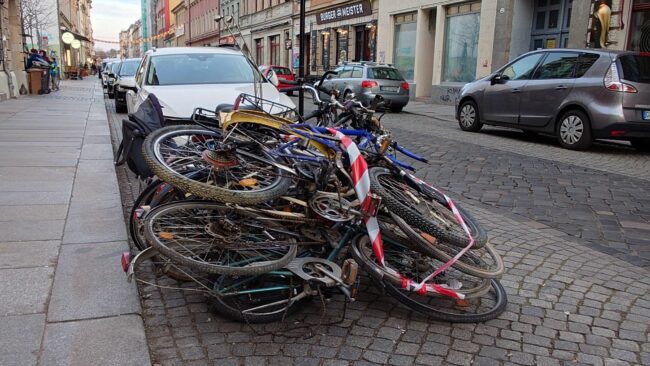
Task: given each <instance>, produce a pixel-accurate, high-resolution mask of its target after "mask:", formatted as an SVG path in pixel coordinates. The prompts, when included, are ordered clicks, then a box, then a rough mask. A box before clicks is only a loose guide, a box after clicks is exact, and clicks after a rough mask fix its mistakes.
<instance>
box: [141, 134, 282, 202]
mask: <svg viewBox="0 0 650 366" xmlns="http://www.w3.org/2000/svg"><path fill="white" fill-rule="evenodd" d="M142 154H143V156H144V158H145V161H146V162H147V164H148V165H149V167H150V168H151V170H152V171H153V172H154V173H155V174H156V175H157V176H158V177H159V178H160V179H162V180H164V181H165V182H168V183H170V184H173V185H174V186H176V187H178V188H179V189H181V190H182V191H184V192H188V193H192V194H194V195H197V196H199V197H202V198H206V199H212V200H215V201H219V202H224V203H235V204H241V205H254V204H258V203H262V202H266V201H270V200H272V199H274V198H277V197H280V196H281V195H283V194H284V193H286V192H287V190H288V189H289V187H290V185H291V177H289V176H287V175H286V174H287V173H286V172H284V171H283V170H282V169H281V168H279V167H277V166H276V165H274V164H275V163H276V159H275V158H274V157H273V156H271V155H269V154H268V153H267V152H266V151H264V150H263V149H262V147H261V146H260V145H259V144H258V143H255V142H246V141H243V140H241V139H238V138H236V137H233V136H231V137H230V138H229V139H228V141H227V142H223V141H222V136H221V133H218V132H214V131H211V130H207V129H203V128H200V127H196V126H170V127H164V128H161V129H159V130H156V131H154V132H153V133H151V134H150V135H149V136H147V138H146V139H145V141H144V144H143V145H142ZM188 172H194V174H191V175H189V174H187V173H188Z"/></svg>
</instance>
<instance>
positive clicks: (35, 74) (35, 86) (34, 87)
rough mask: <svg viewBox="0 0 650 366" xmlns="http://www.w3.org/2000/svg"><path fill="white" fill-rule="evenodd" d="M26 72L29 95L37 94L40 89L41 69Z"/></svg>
mask: <svg viewBox="0 0 650 366" xmlns="http://www.w3.org/2000/svg"><path fill="white" fill-rule="evenodd" d="M27 72H28V73H29V93H30V94H39V91H41V89H42V88H41V86H42V78H43V69H36V68H32V69H29V70H27Z"/></svg>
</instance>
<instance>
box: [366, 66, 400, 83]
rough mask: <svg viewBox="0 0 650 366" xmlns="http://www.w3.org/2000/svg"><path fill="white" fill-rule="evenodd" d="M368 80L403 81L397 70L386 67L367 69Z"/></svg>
mask: <svg viewBox="0 0 650 366" xmlns="http://www.w3.org/2000/svg"><path fill="white" fill-rule="evenodd" d="M368 79H380V80H404V78H403V77H402V75H401V74H400V73H399V71H397V69H391V68H388V67H371V68H369V69H368Z"/></svg>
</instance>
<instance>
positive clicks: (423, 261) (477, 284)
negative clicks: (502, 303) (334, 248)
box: [352, 232, 490, 298]
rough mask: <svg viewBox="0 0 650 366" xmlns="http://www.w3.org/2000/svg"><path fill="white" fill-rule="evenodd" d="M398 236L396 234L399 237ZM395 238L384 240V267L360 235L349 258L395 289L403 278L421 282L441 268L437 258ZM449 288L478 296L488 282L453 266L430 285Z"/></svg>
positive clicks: (484, 291)
mask: <svg viewBox="0 0 650 366" xmlns="http://www.w3.org/2000/svg"><path fill="white" fill-rule="evenodd" d="M398 235H399V234H398ZM395 239H397V235H395V233H394V232H393V234H391V235H390V236H387V237H386V238H385V240H384V246H383V253H384V263H385V265H386V267H388V268H385V267H383V266H382V265H381V264H379V263H378V262H377V260H376V257H375V254H374V252H373V248H372V243H371V242H370V239H369V238H368V236H367V235H360V236H358V237H357V238H355V239H354V241H353V244H352V256H353V257H354V259H355V260H357V261H358V262H359V263H361V264H362V265H363V266H364V268H366V270H367V272H369V273H370V275H371V276H372V277H374V278H375V279H377V280H380V281H384V282H390V283H392V284H393V285H395V286H399V287H401V285H402V283H403V280H404V279H405V278H408V279H411V280H412V281H413V282H420V281H422V280H424V279H425V278H426V277H427V276H428V275H429V274H431V273H432V272H433V271H435V270H436V268H438V267H440V266H441V265H442V264H443V263H442V262H440V261H439V260H437V259H434V258H431V257H428V256H426V255H423V254H422V253H419V252H417V251H414V250H412V249H410V248H409V247H408V244H405V242H404V241H406V242H407V241H408V238H407V237H405V236H404V237H403V238H402V240H404V241H400V242H398V241H396V240H395ZM428 283H435V284H439V285H443V286H445V287H447V288H451V289H453V290H455V291H457V292H459V293H461V294H463V295H465V297H466V298H474V297H480V296H482V295H483V294H485V293H486V292H488V291H489V289H490V281H489V280H488V279H484V278H479V277H474V276H470V275H468V274H465V273H463V272H461V271H459V270H457V269H454V268H453V267H451V268H448V269H447V270H445V271H444V272H442V273H441V274H440V275H438V276H436V277H435V278H433V279H432V281H431V282H428ZM424 297H436V298H443V297H444V296H443V295H438V294H436V293H429V294H427V295H426V296H424Z"/></svg>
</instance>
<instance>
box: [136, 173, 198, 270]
mask: <svg viewBox="0 0 650 366" xmlns="http://www.w3.org/2000/svg"><path fill="white" fill-rule="evenodd" d="M163 184H167V183H165V182H163V181H161V180H154V181H153V182H152V183H151V184H149V185H148V186H147V187H146V188H145V189H144V190H143V191H142V193H140V195H139V196H138V198H137V199H136V201H135V202H134V204H133V207H131V214H130V216H129V235H130V236H131V240H133V243H134V244H135V247H136V248H137V249H138V250H140V251H142V250H145V249H146V248H148V247H149V243H147V240H146V238H145V237H144V232H140V231H144V230H141V229H142V227H141V226H140V222H144V218H145V216H146V213H145V214H144V215H142V216H140V217H139V218H137V217H136V210H137V209H138V208H140V207H142V206H143V205H147V206H150V205H151V204H152V199H154V196H155V195H156V194H157V193H158V192H157V191H158V188H159V187H160V186H161V185H163ZM174 196H175V197H174ZM174 198H177V199H179V200H181V199H184V195H183V194H179V193H178V192H177V191H175V190H173V191H170V192H167V193H164V194H163V196H161V197H157V198H156V199H158V200H159V202H157V203H156V204H155V205H154V206H153V207H156V206H158V205H161V204H165V203H169V202H171V201H170V199H174ZM152 262H153V263H154V265H155V266H157V267H158V268H159V269H160V271H161V272H162V273H164V274H165V275H167V276H169V277H171V278H173V279H175V280H178V281H183V282H187V281H193V280H194V279H195V278H196V277H197V276H201V274H198V273H193V272H192V271H191V270H190V269H189V268H182V267H178V266H176V265H174V264H172V263H170V260H169V259H168V258H165V257H164V256H162V255H157V256H155V257H154V258H152Z"/></svg>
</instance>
